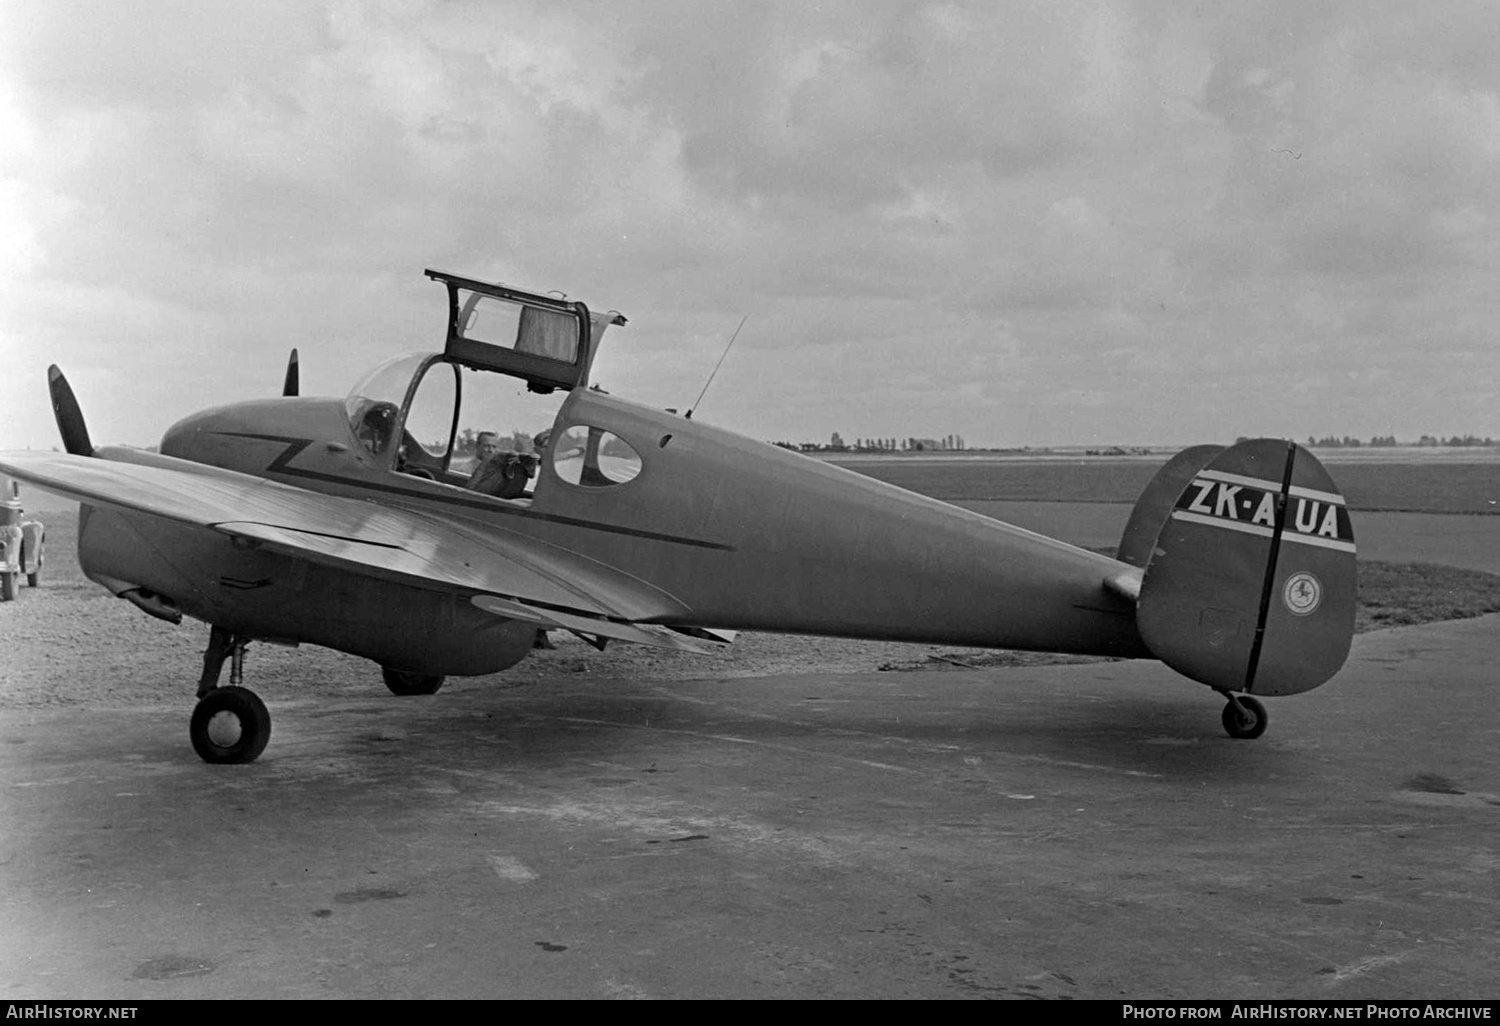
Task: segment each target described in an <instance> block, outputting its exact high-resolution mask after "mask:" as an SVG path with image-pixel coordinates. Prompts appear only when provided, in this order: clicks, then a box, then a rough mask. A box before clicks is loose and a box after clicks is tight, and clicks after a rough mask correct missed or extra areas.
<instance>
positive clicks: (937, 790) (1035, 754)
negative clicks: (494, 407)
mask: <svg viewBox="0 0 1500 1026" xmlns="http://www.w3.org/2000/svg"><path fill="white" fill-rule="evenodd" d="M1497 629H1500V618H1497V617H1485V618H1482V619H1478V620H1471V621H1464V622H1458V623H1449V624H1441V625H1436V626H1430V627H1422V628H1407V629H1401V630H1394V631H1386V632H1381V633H1379V634H1374V635H1365V636H1362V637H1360V638H1358V639H1357V640H1356V643H1355V651H1354V656H1353V657H1352V658H1351V661H1350V664H1349V665H1348V666H1347V667H1346V668H1345V669H1344V671H1343V672H1342V673H1341V674H1340V675H1339V676H1338V677H1336V678H1335V679H1334V681H1333V682H1332V683H1330V684H1328V685H1326V686H1324V687H1323V688H1321V689H1319V690H1317V691H1314V692H1312V693H1310V694H1307V695H1302V696H1297V697H1294V698H1287V699H1280V700H1271V701H1269V702H1268V703H1267V704H1268V707H1269V709H1270V712H1271V726H1270V730H1269V732H1268V733H1267V734H1266V736H1265V737H1263V738H1261V739H1260V740H1258V741H1249V742H1247V741H1233V740H1230V739H1229V738H1228V737H1226V736H1225V735H1224V734H1223V732H1222V730H1221V728H1220V726H1219V712H1220V708H1221V705H1222V703H1221V702H1220V701H1219V699H1218V698H1217V696H1215V695H1213V694H1212V693H1210V692H1208V691H1207V690H1205V689H1202V688H1199V687H1198V686H1196V685H1192V684H1190V683H1188V682H1186V681H1185V680H1183V679H1182V678H1179V677H1177V676H1175V675H1174V674H1172V673H1171V672H1170V671H1168V670H1166V669H1165V668H1164V667H1161V666H1159V665H1157V664H1150V663H1095V664H1087V665H1076V666H1059V667H1046V668H1036V669H1012V670H986V671H954V672H933V673H878V674H861V675H857V676H804V677H776V678H766V679H761V680H736V681H728V682H726V681H700V682H686V683H682V682H674V683H671V684H658V683H655V682H653V681H651V680H634V681H630V680H593V679H591V680H588V681H585V682H576V681H572V680H569V681H567V682H565V683H563V684H559V685H553V686H543V685H536V686H528V687H525V688H520V689H514V690H509V689H495V690H480V689H470V690H463V689H459V690H457V691H456V692H453V693H440V694H438V695H436V696H433V697H430V698H404V699H402V698H395V697H392V696H389V695H386V694H384V693H383V692H381V693H376V692H375V691H373V690H372V692H371V694H370V695H369V697H368V699H357V700H352V701H351V700H348V699H333V700H323V701H311V700H299V701H273V702H271V703H270V706H271V711H272V715H273V717H274V720H275V725H274V733H273V736H272V739H271V744H270V747H269V748H268V749H267V751H266V753H265V755H264V756H262V758H261V760H260V761H259V762H257V763H255V764H253V765H249V766H231V767H216V766H208V765H205V764H204V763H202V762H200V761H199V760H198V759H197V757H196V756H195V755H194V754H193V752H192V749H191V748H190V746H189V744H188V740H187V716H188V712H189V708H190V700H188V699H187V698H186V696H185V698H184V702H183V703H182V704H181V705H180V706H174V707H170V708H168V707H162V708H149V709H103V708H93V709H78V708H73V709H67V710H63V711H58V712H52V711H47V712H31V711H24V712H6V713H0V994H3V995H4V996H5V997H7V998H13V999H15V998H46V997H56V998H62V997H67V998H81V997H96V998H175V997H189V998H192V997H214V998H235V997H240V998H243V997H298V998H305V997H356V998H383V997H394V998H406V997H482V998H538V997H542V998H561V997H584V998H609V997H620V998H652V997H655V998H688V997H724V998H754V997H921V998H936V997H1002V998H1004V997H1048V998H1053V997H1073V998H1122V997H1133V998H1184V997H1222V998H1228V997H1236V998H1252V997H1253V998H1276V997H1306V998H1342V999H1357V998H1422V997H1425V998H1484V997H1488V998H1493V997H1495V996H1496V991H1497V985H1496V982H1495V981H1496V975H1495V967H1496V966H1497V965H1500V932H1497V930H1496V927H1495V923H1496V922H1497V921H1500V875H1497V867H1500V851H1497V846H1496V839H1497V837H1500V764H1497V760H1496V758H1495V752H1496V751H1500V717H1497V715H1496V713H1495V699H1494V696H1493V690H1492V683H1493V672H1492V666H1491V665H1490V664H1491V661H1492V658H1493V656H1492V653H1493V649H1494V646H1493V640H1492V639H1493V638H1494V636H1495V634H1496V631H1497ZM251 683H252V684H253V680H252V681H251Z"/></svg>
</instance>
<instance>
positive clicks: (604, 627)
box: [469, 595, 714, 655]
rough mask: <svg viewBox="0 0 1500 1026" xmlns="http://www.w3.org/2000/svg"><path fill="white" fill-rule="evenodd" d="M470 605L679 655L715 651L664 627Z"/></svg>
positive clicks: (492, 598)
mask: <svg viewBox="0 0 1500 1026" xmlns="http://www.w3.org/2000/svg"><path fill="white" fill-rule="evenodd" d="M469 601H470V602H472V603H473V604H474V605H475V606H476V607H478V608H479V609H483V610H484V611H485V612H486V613H494V614H495V615H496V616H503V617H507V618H508V619H512V620H525V621H527V622H528V623H535V624H537V625H538V626H541V627H561V628H565V629H567V630H570V631H578V632H579V633H580V634H596V635H598V636H599V637H602V638H614V639H616V640H619V641H632V642H635V643H636V644H637V645H650V646H651V647H653V648H669V649H672V650H674V651H678V652H696V653H698V654H700V655H702V654H704V653H708V652H712V651H714V646H712V645H706V644H704V643H702V642H699V641H694V640H693V639H691V638H689V637H687V636H686V635H683V634H679V633H677V632H676V631H674V630H672V629H671V628H670V627H661V626H658V625H657V624H651V623H617V622H615V621H613V620H603V619H599V618H597V617H590V616H578V615H577V614H574V613H565V612H562V611H561V610H556V609H538V608H537V607H536V606H533V605H530V604H528V603H525V602H516V601H513V600H511V599H506V598H501V597H500V596H498V595H475V596H474V597H473V598H472V599H470V600H469Z"/></svg>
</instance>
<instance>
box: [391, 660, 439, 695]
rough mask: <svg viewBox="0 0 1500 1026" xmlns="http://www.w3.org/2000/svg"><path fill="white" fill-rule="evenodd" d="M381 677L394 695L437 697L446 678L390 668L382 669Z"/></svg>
mask: <svg viewBox="0 0 1500 1026" xmlns="http://www.w3.org/2000/svg"><path fill="white" fill-rule="evenodd" d="M380 676H381V678H382V679H384V681H385V686H386V687H388V688H390V689H391V694H393V695H403V696H404V695H435V694H437V690H438V688H440V687H442V686H443V681H444V680H445V679H446V678H444V677H439V676H436V675H431V674H425V673H408V672H406V671H405V670H393V669H391V668H390V667H389V666H382V667H381V668H380Z"/></svg>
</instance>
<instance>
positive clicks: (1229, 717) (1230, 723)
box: [1224, 691, 1269, 741]
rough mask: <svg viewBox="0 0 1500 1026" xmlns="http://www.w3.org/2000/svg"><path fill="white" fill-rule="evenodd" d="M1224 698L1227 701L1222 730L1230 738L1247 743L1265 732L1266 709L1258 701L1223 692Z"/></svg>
mask: <svg viewBox="0 0 1500 1026" xmlns="http://www.w3.org/2000/svg"><path fill="white" fill-rule="evenodd" d="M1224 697H1225V698H1227V699H1229V702H1228V704H1226V705H1225V706H1224V730H1225V731H1226V732H1228V734H1229V736H1230V737H1234V738H1242V739H1244V740H1246V741H1249V740H1251V739H1253V738H1257V737H1260V736H1261V735H1262V734H1264V733H1265V732H1266V724H1267V723H1268V722H1269V717H1268V716H1267V714H1266V707H1265V706H1264V705H1262V704H1261V703H1260V700H1259V699H1255V698H1251V697H1250V696H1249V695H1231V694H1229V693H1228V692H1227V691H1226V692H1224Z"/></svg>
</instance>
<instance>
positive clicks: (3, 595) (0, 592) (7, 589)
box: [0, 570, 21, 602]
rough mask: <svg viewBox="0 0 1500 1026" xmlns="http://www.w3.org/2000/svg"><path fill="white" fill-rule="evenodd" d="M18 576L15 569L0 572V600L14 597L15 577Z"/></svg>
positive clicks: (4, 600) (8, 599)
mask: <svg viewBox="0 0 1500 1026" xmlns="http://www.w3.org/2000/svg"><path fill="white" fill-rule="evenodd" d="M20 576H21V575H20V574H19V573H17V572H16V571H15V570H7V571H5V573H3V574H0V602H9V601H10V600H11V599H13V598H15V597H16V579H17V578H19V577H20Z"/></svg>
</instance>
